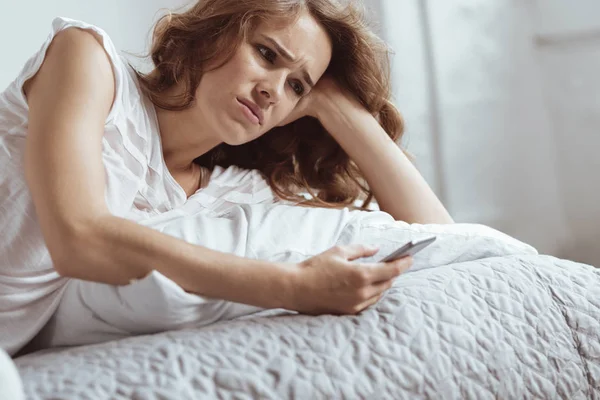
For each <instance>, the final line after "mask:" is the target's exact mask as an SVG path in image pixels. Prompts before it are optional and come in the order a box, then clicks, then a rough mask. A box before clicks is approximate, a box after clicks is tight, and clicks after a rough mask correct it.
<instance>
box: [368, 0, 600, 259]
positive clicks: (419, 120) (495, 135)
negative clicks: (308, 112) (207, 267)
mask: <svg viewBox="0 0 600 400" xmlns="http://www.w3.org/2000/svg"><path fill="white" fill-rule="evenodd" d="M366 4H367V7H368V8H369V10H370V11H371V13H372V15H373V17H374V19H375V20H376V21H377V22H378V23H379V30H380V32H381V34H382V36H383V37H384V38H385V39H386V40H387V41H388V43H389V44H390V46H391V47H392V49H393V50H394V53H395V54H394V58H393V80H394V95H395V102H396V104H397V105H398V107H399V108H400V110H401V111H402V112H403V114H404V116H405V118H406V122H407V132H406V137H405V138H404V144H405V145H406V146H407V147H408V149H409V150H410V151H412V152H414V153H415V155H416V156H417V165H418V166H419V169H420V170H421V171H422V173H423V174H424V175H425V176H426V178H427V180H428V181H429V182H430V184H431V185H432V187H433V188H434V190H435V191H436V193H437V194H438V195H439V196H440V197H441V198H442V200H443V202H444V204H445V205H446V206H447V207H448V209H449V211H450V213H451V214H452V215H453V216H454V217H455V219H456V221H457V222H478V223H483V224H486V225H490V226H492V227H495V228H497V229H499V230H502V231H504V232H506V233H509V234H511V235H513V236H515V237H518V238H520V239H522V240H524V241H527V242H529V243H531V244H533V245H535V246H536V247H537V248H538V249H539V250H540V252H542V253H547V254H553V255H556V256H560V257H565V258H570V259H573V260H578V261H582V262H587V263H590V264H593V265H596V266H600V246H599V245H598V241H599V240H598V238H600V206H599V205H600V180H599V179H598V177H597V175H598V172H599V171H600V158H599V157H598V152H600V134H599V133H600V132H599V131H600V18H599V16H600V2H598V1H596V0H582V1H580V0H578V1H576V2H572V1H567V0H537V1H534V0H529V1H522V0H400V1H398V0H367V2H366Z"/></svg>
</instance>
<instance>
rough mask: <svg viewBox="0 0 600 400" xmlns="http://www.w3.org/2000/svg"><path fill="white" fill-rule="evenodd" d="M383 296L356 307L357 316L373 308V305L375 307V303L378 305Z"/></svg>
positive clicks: (379, 295)
mask: <svg viewBox="0 0 600 400" xmlns="http://www.w3.org/2000/svg"><path fill="white" fill-rule="evenodd" d="M381 296H382V295H381V294H378V295H376V296H373V297H371V298H370V299H369V300H367V301H365V302H363V303H361V304H359V305H358V306H356V308H357V314H358V313H361V312H363V311H364V310H365V309H367V308H369V307H371V306H372V305H374V304H375V303H377V302H378V301H379V299H381Z"/></svg>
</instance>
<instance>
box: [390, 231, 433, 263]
mask: <svg viewBox="0 0 600 400" xmlns="http://www.w3.org/2000/svg"><path fill="white" fill-rule="evenodd" d="M435 238H436V237H435V236H430V237H427V238H424V239H418V240H412V241H410V242H408V243H406V244H405V245H402V247H400V248H399V249H398V250H396V251H394V252H392V253H391V254H389V255H387V256H386V257H384V258H383V259H381V260H379V261H378V262H390V261H395V260H397V259H399V258H402V257H406V256H413V255H415V254H417V253H418V252H419V251H421V250H423V249H424V248H425V247H427V246H429V245H430V244H431V243H433V242H434V241H435Z"/></svg>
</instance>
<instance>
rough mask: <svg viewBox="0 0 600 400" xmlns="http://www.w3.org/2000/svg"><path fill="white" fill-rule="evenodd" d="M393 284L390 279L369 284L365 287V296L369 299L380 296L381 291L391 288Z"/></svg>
mask: <svg viewBox="0 0 600 400" xmlns="http://www.w3.org/2000/svg"><path fill="white" fill-rule="evenodd" d="M393 284H394V281H393V280H391V279H390V280H389V281H383V282H379V283H376V284H374V285H371V286H369V287H368V288H367V293H366V294H367V297H368V298H369V299H372V298H373V297H376V296H381V295H383V293H384V292H385V291H386V290H388V289H389V288H391V287H392V285H393Z"/></svg>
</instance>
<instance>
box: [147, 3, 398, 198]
mask: <svg viewBox="0 0 600 400" xmlns="http://www.w3.org/2000/svg"><path fill="white" fill-rule="evenodd" d="M302 11H308V12H309V13H310V15H311V16H312V17H313V18H315V20H316V21H318V22H319V23H320V24H321V25H322V26H323V27H324V29H325V30H326V32H327V33H328V35H329V37H330V39H331V42H332V58H331V62H330V64H329V66H328V68H327V71H326V73H328V74H330V75H331V76H333V77H334V78H335V79H337V80H338V82H339V83H340V84H341V85H342V86H344V87H345V88H346V89H348V90H349V91H350V92H351V93H352V94H353V95H354V96H355V97H356V98H357V99H358V100H359V101H360V102H361V104H362V105H363V106H364V107H365V109H366V110H367V111H369V112H370V113H371V114H372V115H373V116H375V117H376V118H377V120H378V122H379V124H380V125H381V126H382V127H383V129H384V130H385V131H386V132H387V134H388V135H389V136H390V137H391V138H392V139H393V140H394V141H398V139H400V137H401V136H402V132H403V128H404V127H403V121H402V118H401V116H400V113H399V112H398V111H397V109H396V108H395V107H394V105H393V104H392V103H391V101H390V98H391V84H390V59H389V50H388V47H387V45H386V44H385V43H384V42H383V41H382V40H381V39H380V38H378V37H377V36H376V35H375V34H374V33H373V31H372V30H371V29H370V28H369V26H368V24H367V22H366V19H365V17H364V11H363V10H362V9H361V7H360V6H359V4H357V3H356V2H354V1H345V2H339V1H335V0H252V1H240V0H200V1H198V2H197V3H196V4H194V5H193V6H192V7H191V8H189V9H187V10H185V11H183V12H181V13H169V14H167V15H165V16H164V17H162V18H161V19H160V20H159V21H158V23H157V24H156V26H155V28H154V35H153V43H152V47H151V50H150V56H151V59H152V61H153V63H154V69H153V70H152V71H151V72H150V73H148V74H142V73H139V72H138V77H139V81H140V84H141V87H142V90H143V91H144V92H145V93H146V95H148V96H149V98H150V99H151V101H152V102H153V103H154V104H155V105H156V106H157V107H160V108H164V109H167V110H183V109H186V108H187V107H190V106H191V105H192V103H193V102H194V95H195V92H196V89H197V88H198V85H199V84H200V79H201V78H202V73H203V71H205V70H206V69H207V68H208V67H207V65H208V64H209V62H211V61H212V64H213V65H214V64H215V62H214V61H215V60H218V61H220V63H217V65H216V67H214V68H218V67H219V66H221V65H223V64H225V63H226V62H227V61H228V60H229V59H230V58H231V57H232V56H233V55H234V54H235V51H236V50H237V47H238V45H239V44H240V43H242V41H243V40H245V39H246V38H247V37H248V35H249V33H250V32H251V30H252V29H253V27H255V26H257V24H258V23H260V22H261V21H273V20H282V21H285V20H289V19H290V18H291V19H294V18H297V17H298V16H299V15H300V14H301V12H302ZM176 83H183V84H184V86H185V91H184V93H183V95H182V96H181V97H180V98H179V99H178V102H177V103H173V99H172V98H171V97H170V98H169V100H168V101H167V100H166V99H165V98H164V96H163V93H164V92H166V91H167V90H168V89H169V88H171V87H172V86H173V85H175V84H176ZM194 162H195V163H197V164H199V165H201V166H203V167H206V168H207V169H209V170H212V169H213V168H214V167H215V166H217V165H219V166H222V167H229V166H231V165H236V166H238V167H240V168H245V169H255V170H258V171H260V172H261V173H262V175H263V176H264V177H265V179H266V180H267V181H268V183H269V185H270V186H271V188H272V190H273V192H274V193H275V194H276V195H277V196H279V197H280V198H282V199H285V200H289V201H293V202H296V203H298V204H301V205H308V206H321V207H335V208H338V207H346V206H347V207H351V208H353V207H354V203H355V201H356V200H357V199H361V200H364V201H363V203H362V205H361V206H360V207H359V208H361V209H367V208H368V206H369V204H370V202H371V200H372V199H373V193H372V191H371V190H370V189H369V187H368V185H367V183H366V181H365V180H364V178H363V175H362V173H361V172H360V170H359V169H358V167H357V166H356V164H355V163H354V162H353V161H352V160H351V159H350V157H349V156H348V155H347V153H346V152H345V151H344V150H343V149H342V148H341V146H340V145H339V144H338V143H337V142H336V141H335V140H334V139H333V137H332V136H331V135H330V134H329V133H328V132H327V131H326V130H325V129H324V128H323V126H322V125H321V123H320V122H319V121H318V120H317V119H315V118H311V117H304V118H300V119H298V120H297V121H294V122H293V123H290V124H288V125H286V126H283V127H276V128H273V129H271V130H270V131H268V132H267V133H265V134H264V135H262V136H261V137H259V138H257V139H255V140H253V141H251V142H248V143H245V144H243V145H239V146H231V145H228V144H225V143H222V144H220V145H218V146H217V147H215V148H213V149H212V150H210V151H209V152H207V153H206V154H203V155H201V156H200V157H198V158H196V159H195V160H194ZM382 173H383V171H382ZM302 193H309V194H310V195H312V198H311V199H309V200H307V199H306V198H305V197H303V196H302Z"/></svg>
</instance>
